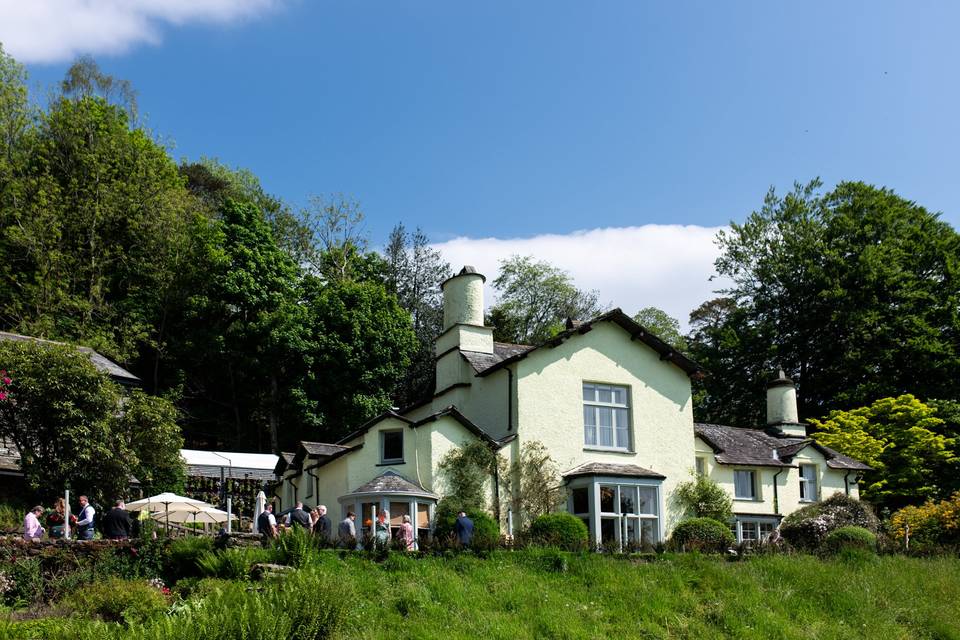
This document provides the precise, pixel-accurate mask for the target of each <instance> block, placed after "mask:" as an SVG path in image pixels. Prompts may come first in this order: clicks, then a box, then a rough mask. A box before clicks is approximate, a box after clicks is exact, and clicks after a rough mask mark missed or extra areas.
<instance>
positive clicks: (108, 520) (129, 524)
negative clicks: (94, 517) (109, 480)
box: [102, 500, 133, 540]
mask: <svg viewBox="0 0 960 640" xmlns="http://www.w3.org/2000/svg"><path fill="white" fill-rule="evenodd" d="M126 506H127V505H125V504H124V503H123V500H117V502H116V504H114V506H113V509H110V511H107V512H106V513H105V514H104V515H103V522H102V524H103V537H104V538H107V539H108V540H126V539H127V538H129V537H130V532H131V531H132V530H133V521H131V520H130V514H129V513H127V510H126Z"/></svg>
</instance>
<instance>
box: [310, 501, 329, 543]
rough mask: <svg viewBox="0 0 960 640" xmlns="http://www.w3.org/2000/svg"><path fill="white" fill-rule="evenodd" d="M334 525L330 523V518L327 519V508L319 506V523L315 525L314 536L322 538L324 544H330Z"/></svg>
mask: <svg viewBox="0 0 960 640" xmlns="http://www.w3.org/2000/svg"><path fill="white" fill-rule="evenodd" d="M332 528H333V524H332V523H331V522H330V518H328V517H327V506H326V505H323V504H321V505H319V506H318V507H317V521H316V522H315V523H313V535H315V536H317V537H319V538H320V540H321V541H322V542H324V543H326V542H330V534H331V533H332V531H331V530H332Z"/></svg>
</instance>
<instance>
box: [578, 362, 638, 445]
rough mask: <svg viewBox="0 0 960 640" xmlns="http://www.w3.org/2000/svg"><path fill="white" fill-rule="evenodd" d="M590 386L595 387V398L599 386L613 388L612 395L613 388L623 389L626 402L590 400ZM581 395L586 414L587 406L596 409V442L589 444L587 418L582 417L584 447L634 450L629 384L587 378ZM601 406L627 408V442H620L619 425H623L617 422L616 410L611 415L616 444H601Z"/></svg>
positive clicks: (594, 432)
mask: <svg viewBox="0 0 960 640" xmlns="http://www.w3.org/2000/svg"><path fill="white" fill-rule="evenodd" d="M588 386H590V387H593V389H594V398H596V389H599V388H601V387H607V388H609V389H611V395H612V390H613V389H620V390H622V391H623V400H624V402H623V404H621V403H617V402H600V401H599V400H596V399H589V400H588V399H587V397H586V387H588ZM580 395H581V400H582V401H583V409H584V411H583V413H584V414H586V409H587V407H592V408H593V409H594V417H593V422H594V424H593V439H594V444H589V443H588V442H587V423H586V418H585V417H583V418H582V420H583V448H584V449H595V450H599V451H621V452H626V453H630V452H632V451H633V419H632V415H631V413H632V412H631V410H630V387H629V386H627V385H622V384H609V383H606V382H591V381H588V380H585V381H584V382H583V384H582V385H581V386H580ZM601 408H609V409H625V410H626V416H627V425H626V426H627V428H626V433H627V442H626V443H620V442H618V434H619V433H620V431H621V429H620V428H618V427H621V425H618V424H617V412H616V411H611V412H610V413H611V415H612V425H611V429H613V442H614V444H613V446H607V445H602V444H600V409H601Z"/></svg>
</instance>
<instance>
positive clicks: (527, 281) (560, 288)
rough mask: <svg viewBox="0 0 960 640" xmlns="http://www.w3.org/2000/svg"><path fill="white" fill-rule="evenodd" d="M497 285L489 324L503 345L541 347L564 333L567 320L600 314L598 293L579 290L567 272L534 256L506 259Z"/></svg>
mask: <svg viewBox="0 0 960 640" xmlns="http://www.w3.org/2000/svg"><path fill="white" fill-rule="evenodd" d="M493 286H494V287H496V289H497V304H496V305H494V307H493V308H491V309H490V317H489V324H491V325H492V326H493V328H494V337H495V339H497V340H500V341H503V342H513V343H518V344H538V343H540V342H543V341H545V340H547V339H548V338H550V337H551V336H553V335H555V334H557V333H559V332H560V331H562V330H563V327H564V321H565V320H566V319H567V318H572V319H575V320H587V319H589V318H592V317H593V316H595V315H597V314H599V313H600V305H599V304H598V302H597V292H596V291H581V290H580V289H577V287H576V286H575V285H574V284H573V280H572V279H571V278H570V275H569V274H568V273H567V272H565V271H563V270H562V269H559V268H557V267H555V266H553V265H551V264H550V263H548V262H544V261H538V260H535V259H534V258H533V257H531V256H513V257H511V258H508V259H506V260H502V261H501V262H500V274H499V275H498V276H497V279H496V280H494V281H493Z"/></svg>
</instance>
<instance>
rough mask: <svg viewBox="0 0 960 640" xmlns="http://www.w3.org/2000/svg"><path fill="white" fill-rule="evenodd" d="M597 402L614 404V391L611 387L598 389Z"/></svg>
mask: <svg viewBox="0 0 960 640" xmlns="http://www.w3.org/2000/svg"><path fill="white" fill-rule="evenodd" d="M597 400H599V401H600V402H613V391H612V390H611V388H610V387H597Z"/></svg>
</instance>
